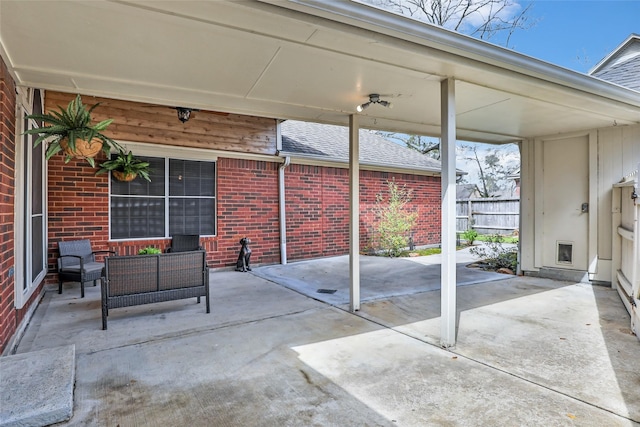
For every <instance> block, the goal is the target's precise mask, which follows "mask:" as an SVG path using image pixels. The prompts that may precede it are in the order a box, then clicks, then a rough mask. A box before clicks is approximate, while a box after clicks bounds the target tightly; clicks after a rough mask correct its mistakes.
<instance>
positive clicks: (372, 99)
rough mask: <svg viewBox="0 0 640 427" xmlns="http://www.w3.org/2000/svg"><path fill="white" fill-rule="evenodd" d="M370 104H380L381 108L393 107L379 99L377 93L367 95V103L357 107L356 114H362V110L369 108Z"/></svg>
mask: <svg viewBox="0 0 640 427" xmlns="http://www.w3.org/2000/svg"><path fill="white" fill-rule="evenodd" d="M371 104H380V105H382V106H383V107H387V108H393V105H392V104H391V102H389V101H384V100H382V99H380V95H378V94H377V93H372V94H370V95H369V101H367V102H365V103H364V104H360V105H358V106H357V107H356V111H357V112H358V113H362V112H363V111H364V110H366V109H367V108H369V107H370V106H371Z"/></svg>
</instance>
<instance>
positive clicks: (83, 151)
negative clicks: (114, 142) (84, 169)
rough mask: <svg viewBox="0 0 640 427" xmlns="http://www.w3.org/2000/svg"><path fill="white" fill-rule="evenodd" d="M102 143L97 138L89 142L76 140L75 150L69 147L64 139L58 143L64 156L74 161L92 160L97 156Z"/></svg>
mask: <svg viewBox="0 0 640 427" xmlns="http://www.w3.org/2000/svg"><path fill="white" fill-rule="evenodd" d="M103 145H104V142H103V141H102V140H101V139H99V138H93V139H92V140H90V141H85V140H84V139H80V138H78V139H76V142H75V149H73V148H71V146H69V141H68V140H67V139H64V140H62V141H60V147H62V149H63V150H64V152H65V154H66V155H68V156H71V157H74V158H76V159H92V158H94V157H95V156H97V155H98V153H99V152H100V150H102V146H103Z"/></svg>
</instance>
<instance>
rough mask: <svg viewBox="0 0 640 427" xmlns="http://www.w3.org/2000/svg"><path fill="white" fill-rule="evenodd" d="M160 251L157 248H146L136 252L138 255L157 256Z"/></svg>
mask: <svg viewBox="0 0 640 427" xmlns="http://www.w3.org/2000/svg"><path fill="white" fill-rule="evenodd" d="M161 253H162V251H161V250H160V249H158V248H154V247H151V246H149V247H146V248H144V249H140V250H139V251H138V255H157V254H161Z"/></svg>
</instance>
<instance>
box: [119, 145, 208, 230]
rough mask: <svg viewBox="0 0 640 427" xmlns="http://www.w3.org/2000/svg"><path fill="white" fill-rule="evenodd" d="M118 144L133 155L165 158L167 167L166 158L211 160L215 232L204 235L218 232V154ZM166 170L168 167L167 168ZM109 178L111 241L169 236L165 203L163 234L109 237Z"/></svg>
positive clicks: (158, 146) (195, 150) (165, 146)
mask: <svg viewBox="0 0 640 427" xmlns="http://www.w3.org/2000/svg"><path fill="white" fill-rule="evenodd" d="M118 143H119V144H120V145H122V147H123V148H124V149H125V150H126V151H129V150H131V151H132V152H133V153H134V155H136V156H142V157H159V158H165V161H166V162H167V168H168V159H176V160H192V161H201V162H202V161H204V162H212V163H215V167H216V174H215V196H214V198H215V206H216V212H214V214H213V215H214V221H215V225H214V227H215V230H216V234H212V235H207V236H206V237H215V236H216V235H217V232H218V212H217V210H218V155H217V153H215V152H212V151H211V150H204V149H198V148H185V147H173V146H168V145H155V144H145V143H140V142H128V141H118ZM167 170H168V169H167ZM109 178H111V173H109ZM164 184H165V198H168V197H169V196H168V195H169V181H168V180H165V183H164ZM111 197H112V195H111V179H109V241H112V242H122V241H138V240H150V239H166V238H169V237H170V234H169V221H168V219H169V204H168V203H166V204H165V226H164V234H165V235H164V236H157V237H136V238H124V239H120V238H112V237H111Z"/></svg>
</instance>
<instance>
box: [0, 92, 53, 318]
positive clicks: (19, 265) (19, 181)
mask: <svg viewBox="0 0 640 427" xmlns="http://www.w3.org/2000/svg"><path fill="white" fill-rule="evenodd" d="M34 93H35V89H33V88H18V90H17V96H16V133H15V139H16V159H15V177H14V179H15V190H16V191H14V247H15V249H14V251H15V252H14V254H15V255H14V261H15V262H14V266H13V272H12V271H11V270H10V271H9V274H15V281H14V290H15V291H14V305H15V308H16V309H21V308H23V307H24V306H25V305H26V304H27V302H28V301H29V299H30V298H31V296H32V295H33V293H34V292H35V290H36V289H38V287H39V286H40V284H41V283H42V281H43V280H44V278H45V277H46V275H47V262H48V247H49V226H48V188H47V175H48V173H47V172H48V170H47V161H46V160H45V158H44V156H45V150H44V146H43V150H42V175H41V177H42V217H43V233H44V235H43V238H42V244H43V248H42V250H43V254H44V259H43V266H42V267H43V269H42V271H41V272H40V273H39V274H38V275H37V276H36V277H31V274H30V272H29V273H27V274H25V271H24V268H25V266H29V268H30V266H31V258H30V257H31V255H32V251H26V250H25V249H26V245H27V242H25V239H24V236H25V235H27V233H28V232H30V227H31V221H28V222H27V221H25V216H26V214H27V213H29V214H30V209H31V208H30V204H31V198H29V197H27V198H25V196H24V195H25V194H31V188H32V183H31V176H32V175H30V176H29V177H25V172H26V171H25V167H24V164H25V160H26V161H28V162H29V164H33V162H32V161H31V155H32V149H33V141H34V140H35V136H34V135H23V133H24V130H25V129H24V123H25V116H26V115H28V114H31V113H32V112H33V101H34ZM44 96H45V94H44V91H43V90H41V91H40V102H41V103H42V111H44ZM29 123H30V125H31V126H33V124H35V122H33V121H31V120H30V121H29ZM25 140H26V141H27V142H26V144H25V143H23V142H24V141H25ZM25 189H28V190H29V191H28V192H25ZM27 282H29V283H27Z"/></svg>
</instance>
